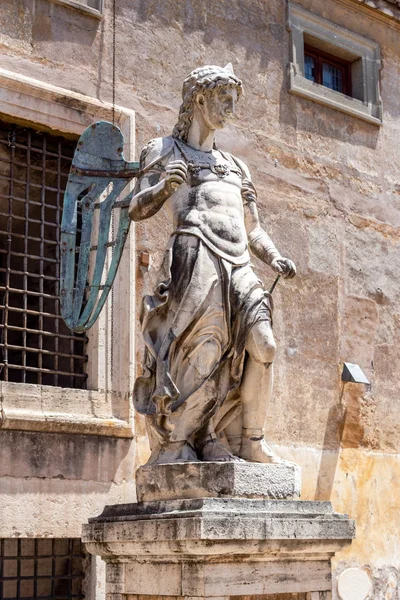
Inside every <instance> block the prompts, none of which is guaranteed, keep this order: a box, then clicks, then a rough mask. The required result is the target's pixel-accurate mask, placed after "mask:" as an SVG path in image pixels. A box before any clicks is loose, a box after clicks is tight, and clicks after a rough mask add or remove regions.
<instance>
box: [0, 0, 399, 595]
mask: <svg viewBox="0 0 400 600" xmlns="http://www.w3.org/2000/svg"><path fill="white" fill-rule="evenodd" d="M111 4H112V3H111V2H106V15H105V19H104V20H103V21H97V20H95V19H94V18H93V17H89V16H86V15H83V14H81V13H78V12H75V11H74V10H72V9H70V8H66V7H62V6H59V5H57V4H53V3H52V2H49V1H47V0H36V2H35V3H32V2H30V1H28V0H20V1H19V2H14V0H3V2H2V4H1V8H0V14H1V19H0V44H1V46H0V51H1V66H2V67H3V68H6V69H9V70H11V71H15V72H17V73H20V74H24V75H29V76H31V77H35V78H37V79H40V80H42V81H46V82H50V83H54V84H57V85H60V86H63V87H66V88H69V89H73V90H74V91H78V92H81V93H84V94H88V95H92V96H95V97H98V98H99V99H101V100H107V101H110V100H111V66H112V61H111V52H112V44H111V20H110V6H111ZM117 4H118V12H117V103H118V104H119V105H121V106H126V107H128V108H130V109H134V110H135V111H136V124H137V148H138V151H139V150H140V147H141V146H142V145H143V144H144V143H145V142H146V141H147V140H149V139H150V138H153V137H157V136H161V135H166V134H169V133H170V132H171V129H172V127H173V125H174V123H175V119H176V114H177V110H178V108H179V104H180V98H179V91H180V88H181V83H182V79H183V78H184V77H185V75H186V74H187V73H188V72H189V71H190V70H191V69H192V68H194V67H195V66H199V65H201V64H205V63H216V64H225V63H227V62H232V64H233V66H234V69H235V71H236V73H237V74H238V75H239V76H240V77H241V78H242V79H243V82H244V86H245V90H246V94H245V96H244V98H243V99H242V100H241V102H240V104H239V106H238V118H237V119H236V120H235V121H234V123H233V124H232V125H231V126H230V127H229V129H228V130H227V131H226V132H225V131H224V132H222V133H221V135H220V136H219V142H220V146H221V147H222V148H224V147H226V148H229V149H230V151H232V152H233V153H235V154H236V155H237V156H239V157H240V158H242V159H244V160H245V161H246V162H247V164H248V165H249V167H250V169H251V172H252V176H253V181H254V183H255V185H256V187H257V188H258V190H259V212H260V217H261V221H262V224H263V225H264V227H265V228H266V229H267V231H268V232H269V233H270V235H271V237H272V238H273V240H274V241H275V243H276V245H277V246H278V248H279V249H280V250H281V252H282V253H283V254H284V255H286V256H288V257H290V258H292V259H293V260H295V262H296V264H297V267H298V272H299V275H298V277H297V278H296V279H295V280H293V281H290V282H280V283H279V285H278V287H277V289H276V291H275V292H274V301H275V313H274V330H275V334H276V338H277V341H278V347H279V350H278V357H277V360H276V386H275V396H274V400H273V403H272V405H271V406H270V419H269V422H268V431H267V432H268V438H269V440H270V441H271V442H272V443H274V444H276V446H277V449H278V450H279V451H280V452H281V454H282V455H284V456H285V457H287V458H291V459H293V460H296V461H298V462H299V463H300V464H301V465H302V466H303V481H304V483H303V486H304V493H303V497H304V498H309V499H324V500H325V499H330V500H332V502H333V505H334V507H335V509H337V510H338V511H343V512H348V513H349V514H350V515H351V516H352V517H353V518H355V519H356V521H357V525H358V533H357V539H356V540H355V542H354V543H353V545H352V546H351V548H350V549H349V550H348V551H346V552H345V553H343V554H342V555H341V556H339V558H338V569H339V570H341V569H343V568H344V566H346V565H350V564H351V565H358V566H361V567H364V568H366V569H367V570H369V572H370V573H371V576H372V577H374V581H375V592H374V598H376V599H380V598H382V599H383V598H393V599H395V598H397V597H400V596H399V594H400V591H399V586H400V560H399V556H400V552H399V550H400V541H399V533H398V511H399V508H400V501H399V499H398V493H397V481H398V479H399V477H400V457H399V450H398V448H399V442H400V412H399V410H398V382H397V373H398V371H399V368H400V343H399V342H400V309H399V306H400V304H399V301H400V284H399V280H398V272H399V269H400V252H399V244H400V182H399V178H398V173H399V166H400V159H399V156H400V155H399V151H398V148H399V142H400V104H399V100H398V90H399V84H400V57H399V52H398V49H399V46H400V24H399V23H398V22H397V21H396V20H395V19H394V18H393V16H389V15H388V17H387V18H386V17H385V16H384V13H382V12H380V13H378V12H377V11H374V10H372V8H371V7H370V6H364V5H363V4H361V3H358V2H353V3H352V2H351V1H350V0H331V1H330V2H325V1H323V0H301V1H300V2H299V4H301V5H302V6H304V7H305V8H306V9H308V10H311V11H313V12H315V13H316V14H318V15H320V16H323V17H325V18H327V19H329V20H331V21H333V22H335V23H337V24H338V25H341V26H344V27H348V28H349V29H350V30H352V31H354V32H356V33H358V34H360V35H364V36H366V37H368V38H370V39H373V40H375V41H376V42H378V43H379V44H380V46H381V53H382V65H383V68H382V71H381V93H382V99H383V109H384V110H383V125H382V126H381V127H377V126H375V125H372V124H369V123H366V122H364V121H362V120H359V119H356V118H354V117H351V116H346V115H344V114H342V113H340V112H338V111H335V110H333V109H331V108H328V107H323V106H321V105H318V104H315V103H313V102H312V101H309V100H306V99H302V98H299V97H295V96H292V95H290V94H289V93H288V92H287V81H286V68H287V64H288V62H289V34H288V32H287V30H286V14H285V12H286V10H285V2H283V1H282V0H270V1H269V2H265V1H264V0H240V1H239V0H229V1H226V2H222V1H221V2H214V1H212V0H205V1H204V2H197V1H195V0H182V1H180V2H176V0H162V1H159V0H157V1H156V0H120V1H119V2H118V3H117ZM368 4H371V3H368ZM379 4H380V6H381V5H383V4H384V3H383V2H380V3H379ZM33 6H34V7H35V8H34V9H33V8H32V7H33ZM392 8H393V5H392ZM169 233H170V228H169V226H168V225H167V221H166V216H165V213H164V212H163V211H160V213H159V214H158V215H157V216H156V217H154V218H153V219H152V220H151V221H150V222H149V223H143V224H140V225H139V226H137V228H136V236H137V237H136V239H137V253H138V255H140V252H141V251H150V252H151V255H152V263H151V266H150V269H149V271H148V272H147V271H145V270H144V269H143V268H142V269H141V268H139V267H138V269H137V292H138V297H140V295H141V294H142V292H144V291H148V290H150V289H151V288H152V285H153V283H154V281H155V276H156V269H157V264H158V263H159V262H160V259H161V256H162V252H163V248H164V246H165V243H166V240H167V239H168V235H169ZM255 264H256V269H257V272H258V274H259V275H260V277H261V279H262V280H263V281H264V282H265V284H266V286H269V285H270V284H271V283H272V281H273V279H274V276H273V273H272V272H271V271H270V270H269V269H268V267H266V266H264V265H262V264H261V263H259V262H258V261H257V260H255ZM141 352H142V347H141V342H140V336H138V344H137V362H138V365H140V360H141ZM344 360H346V361H349V362H355V363H359V364H360V365H361V366H362V368H363V369H364V371H365V373H366V374H367V376H368V378H369V379H370V381H371V387H370V389H368V390H367V389H366V388H365V387H364V386H360V385H354V384H347V385H346V386H345V387H343V385H342V383H341V380H340V363H341V361H344ZM139 368H140V367H139ZM2 435H3V436H4V435H5V434H2ZM7 435H8V434H7ZM42 435H43V436H45V437H44V438H43V439H46V440H48V439H50V438H51V440H52V442H51V446H52V447H53V448H54V453H55V454H57V453H58V447H59V446H58V444H59V438H61V436H57V437H52V436H53V434H52V435H47V436H46V435H45V434H42ZM54 435H56V434H54ZM13 436H15V437H14V439H15V442H14V444H15V445H16V446H17V447H18V445H19V444H21V445H22V447H23V448H25V447H27V444H32V443H33V441H32V437H31V436H30V435H29V434H18V433H15V434H13ZM32 436H35V434H32ZM19 437H21V440H20V441H19V439H18V438H19ZM136 441H137V451H138V452H137V457H138V458H137V460H138V461H139V462H143V461H144V460H145V456H146V452H147V450H146V443H145V431H144V426H143V423H142V422H141V421H139V420H138V421H137V426H136ZM6 442H7V443H8V440H6ZM4 443H5V442H4ZM35 443H39V441H38V442H35ZM65 443H66V444H67V445H68V444H83V446H85V448H82V449H81V450H80V451H82V452H85V453H86V452H89V453H90V455H92V458H91V460H92V461H93V464H92V467H91V468H92V469H93V471H94V472H97V473H98V472H100V471H101V469H102V464H103V463H102V460H106V459H105V458H103V459H101V460H100V459H99V458H98V452H99V450H101V448H103V445H104V443H105V442H101V443H100V441H98V442H96V443H97V444H98V446H96V445H95V444H94V442H88V441H85V440H83V439H81V440H79V441H78V440H77V439H74V440H73V441H71V442H70V441H69V440H68V439H66V440H65ZM116 444H117V445H120V455H118V454H114V450H113V449H111V447H109V446H107V452H108V454H107V456H109V457H110V459H111V456H113V458H112V459H111V460H112V464H113V465H114V467H115V470H117V468H118V464H117V463H118V460H119V459H118V456H121V458H122V456H127V451H126V447H125V444H126V443H125V442H118V443H117V442H116ZM89 446H90V447H89ZM24 456H27V455H25V454H24V453H22V455H21V460H27V458H24ZM102 456H103V457H104V456H105V455H104V454H102ZM10 460H11V459H10ZM12 460H13V461H15V458H14V457H13V458H12ZM57 460H58V459H57ZM70 460H71V458H70V455H68V454H66V455H65V461H66V462H65V471H64V470H63V469H61V470H59V473H60V474H63V476H64V477H65V479H66V481H64V480H61V479H53V477H55V476H56V475H57V474H58V471H57V474H54V473H52V474H51V473H50V471H47V470H46V469H45V470H42V471H41V475H38V473H37V472H36V470H35V469H34V470H33V471H31V477H32V478H31V479H30V481H31V483H30V485H32V486H33V487H32V490H34V491H33V493H38V492H39V491H50V490H51V489H52V488H51V486H56V487H55V488H53V489H56V490H57V491H56V494H60V497H61V494H63V490H64V488H63V487H62V486H67V485H70V486H73V485H76V486H78V487H79V486H80V485H81V484H80V483H78V481H77V482H76V484H75V483H73V482H72V480H77V479H79V478H77V477H76V474H75V475H74V474H73V473H74V471H73V469H72V470H71V467H70V464H69V461H70ZM87 460H89V459H87ZM107 460H108V459H107ZM99 470H100V471H99ZM15 472H16V471H14V473H11V475H7V477H10V480H13V478H14V481H15V488H14V489H15V490H17V489H22V490H23V489H24V487H23V486H26V485H27V483H26V481H27V480H25V479H17V478H15ZM128 472H130V469H128ZM40 477H43V479H40ZM104 477H106V479H107V481H111V480H112V479H113V477H112V476H111V474H109V476H108V475H107V476H106V475H104ZM69 480H71V482H70V483H69ZM79 481H81V480H79ZM93 481H94V482H96V481H97V480H96V478H95V477H94V479H93ZM11 484H12V481H11V483H10V485H11ZM91 485H92V484H91ZM96 485H98V484H97V483H93V486H94V488H95V487H96ZM104 485H107V484H106V483H104ZM18 486H20V487H19V488H18ZM94 488H93V489H94ZM10 489H11V488H10ZM65 489H66V488H65ZM88 489H89V488H88V487H85V486H83V487H80V493H82V494H83V495H84V494H85V493H87V490H88ZM114 500H115V497H113V498H112V501H114ZM82 501H84V500H83V499H82ZM63 502H65V503H66V505H67V503H68V495H65V496H64V497H63ZM38 506H39V504H38ZM94 512H96V511H94ZM40 523H41V521H40V518H39V519H38V521H37V526H38V528H39V527H43V528H44V523H43V524H42V525H40ZM396 590H397V591H396ZM385 594H386V596H385ZM396 594H398V595H397V596H396Z"/></svg>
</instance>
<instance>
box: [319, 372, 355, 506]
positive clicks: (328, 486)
mask: <svg viewBox="0 0 400 600" xmlns="http://www.w3.org/2000/svg"><path fill="white" fill-rule="evenodd" d="M364 391H365V390H364V386H363V385H360V384H354V383H344V382H343V383H342V388H341V393H340V396H339V401H338V403H337V404H335V405H334V406H332V408H331V409H330V410H329V413H328V419H327V425H326V430H325V437H324V443H323V449H322V454H321V462H320V466H319V473H318V479H317V484H316V489H315V498H314V499H315V500H330V499H331V494H332V489H333V485H334V480H335V473H336V469H337V465H338V461H339V454H340V450H341V449H342V448H358V447H359V446H360V445H361V443H362V441H363V437H364V429H363V426H362V423H361V405H360V401H361V399H362V396H363V394H364ZM331 423H336V424H337V427H336V429H333V428H332V426H331Z"/></svg>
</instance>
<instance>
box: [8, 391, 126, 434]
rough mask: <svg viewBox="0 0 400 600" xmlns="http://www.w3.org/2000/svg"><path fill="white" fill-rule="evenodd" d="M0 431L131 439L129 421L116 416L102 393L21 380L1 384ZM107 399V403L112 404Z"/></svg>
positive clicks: (110, 400)
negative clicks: (22, 381) (28, 382)
mask: <svg viewBox="0 0 400 600" xmlns="http://www.w3.org/2000/svg"><path fill="white" fill-rule="evenodd" d="M0 385H1V396H0V431H3V430H7V429H8V430H10V429H14V430H20V431H42V432H48V433H69V434H81V435H82V434H83V435H101V436H107V437H118V438H132V437H133V432H132V427H131V425H130V424H129V422H128V421H125V420H122V419H119V418H116V417H115V416H114V415H113V414H112V411H111V406H107V402H105V394H104V392H101V391H97V390H75V389H68V388H59V387H53V386H47V385H42V386H40V385H32V384H24V383H5V382H2V383H1V384H0ZM112 400H114V401H115V400H118V399H115V398H113V399H111V398H110V399H109V403H111V404H113V401H112Z"/></svg>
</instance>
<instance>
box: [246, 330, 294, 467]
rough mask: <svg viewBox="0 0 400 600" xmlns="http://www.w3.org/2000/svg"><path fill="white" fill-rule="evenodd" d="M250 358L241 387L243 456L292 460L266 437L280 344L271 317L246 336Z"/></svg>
mask: <svg viewBox="0 0 400 600" xmlns="http://www.w3.org/2000/svg"><path fill="white" fill-rule="evenodd" d="M246 350H247V352H248V358H247V361H246V364H245V368H244V372H243V379H242V384H241V388H240V392H241V399H242V411H243V412H242V427H243V428H242V444H241V447H240V451H239V453H238V454H239V456H240V457H241V458H244V459H245V460H247V461H250V462H261V463H288V461H285V460H283V459H282V458H280V457H279V456H277V455H276V454H275V452H273V451H272V450H271V448H270V447H269V446H268V445H267V443H266V441H265V439H264V426H265V421H266V417H267V409H268V404H269V401H270V399H271V396H272V387H273V379H274V372H273V365H272V362H273V360H274V357H275V351H276V344H275V340H274V336H273V333H272V329H271V325H270V323H269V322H268V321H261V322H259V323H256V324H255V325H254V326H253V327H252V329H251V330H250V332H249V334H248V337H247V340H246Z"/></svg>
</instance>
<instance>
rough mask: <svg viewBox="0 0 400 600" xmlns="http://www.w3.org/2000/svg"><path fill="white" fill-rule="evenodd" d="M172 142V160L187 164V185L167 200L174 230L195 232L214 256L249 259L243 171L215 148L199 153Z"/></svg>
mask: <svg viewBox="0 0 400 600" xmlns="http://www.w3.org/2000/svg"><path fill="white" fill-rule="evenodd" d="M174 141H175V152H174V155H175V156H174V158H175V159H178V158H180V159H182V158H183V159H184V160H185V162H186V163H187V165H188V181H187V184H184V185H181V186H180V187H179V188H178V190H177V191H176V192H175V193H174V194H173V195H172V196H171V197H170V199H169V200H168V202H167V203H166V208H169V209H170V211H171V213H172V218H173V221H174V227H175V233H177V234H190V235H195V236H197V237H199V238H200V239H202V240H203V241H204V243H205V244H206V245H207V246H208V247H209V248H210V249H211V250H212V251H213V252H215V253H216V254H217V255H219V256H221V257H222V258H224V259H225V260H228V261H229V262H232V263H233V264H238V265H239V264H244V263H247V262H248V261H249V260H250V257H249V253H248V250H247V234H246V230H245V226H244V215H243V201H242V197H241V187H242V171H241V169H240V167H239V166H238V165H237V164H236V162H235V161H234V160H233V158H232V157H231V156H230V155H227V154H226V153H223V152H220V151H218V150H213V151H212V152H200V151H197V150H195V149H194V148H191V147H190V146H188V145H187V144H184V143H183V142H181V141H180V140H179V141H178V140H174Z"/></svg>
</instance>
